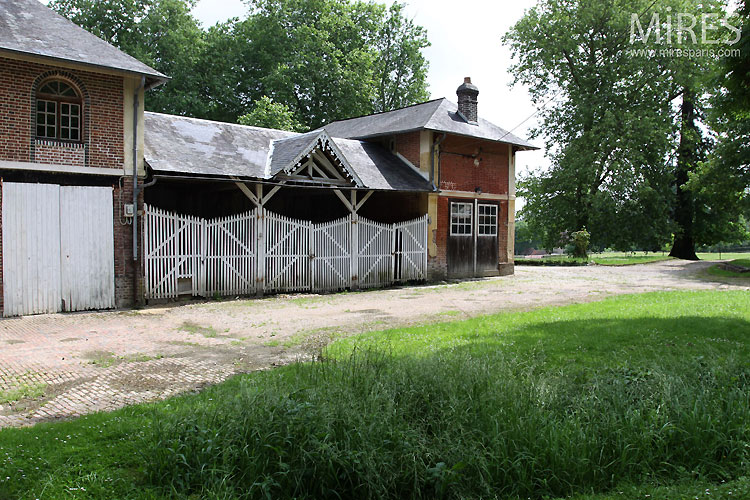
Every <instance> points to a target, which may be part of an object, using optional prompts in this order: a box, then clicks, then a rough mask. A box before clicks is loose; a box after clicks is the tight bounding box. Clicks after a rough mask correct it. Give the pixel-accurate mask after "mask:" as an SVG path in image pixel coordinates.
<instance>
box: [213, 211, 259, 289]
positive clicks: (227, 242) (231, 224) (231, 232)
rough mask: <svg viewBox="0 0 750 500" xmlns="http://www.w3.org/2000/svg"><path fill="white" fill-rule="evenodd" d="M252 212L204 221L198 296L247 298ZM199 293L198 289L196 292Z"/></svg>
mask: <svg viewBox="0 0 750 500" xmlns="http://www.w3.org/2000/svg"><path fill="white" fill-rule="evenodd" d="M256 221H257V217H256V211H255V210H252V211H250V212H245V213H244V214H239V215H232V216H229V217H220V218H218V219H212V220H209V221H206V222H205V223H204V224H205V225H204V227H205V230H204V234H205V236H204V237H203V238H204V240H203V247H204V256H205V258H204V260H203V262H204V266H205V285H204V287H203V288H202V290H204V291H205V293H202V294H201V295H208V296H212V295H248V294H251V293H254V292H255V290H256V288H255V284H256V281H255V278H256V267H255V261H256V251H255V249H256V241H257V234H256V232H255V228H256ZM199 290H201V288H199Z"/></svg>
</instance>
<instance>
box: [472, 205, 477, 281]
mask: <svg viewBox="0 0 750 500" xmlns="http://www.w3.org/2000/svg"><path fill="white" fill-rule="evenodd" d="M478 211H479V205H478V204H477V199H476V198H474V214H473V215H474V220H473V221H472V225H473V226H474V228H473V229H474V230H473V231H472V234H473V235H474V276H476V275H477V243H478V242H479V240H478V238H477V233H478V232H479V214H478V213H477V212H478Z"/></svg>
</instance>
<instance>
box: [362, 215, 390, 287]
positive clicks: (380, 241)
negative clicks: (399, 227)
mask: <svg viewBox="0 0 750 500" xmlns="http://www.w3.org/2000/svg"><path fill="white" fill-rule="evenodd" d="M356 226H357V232H358V235H357V236H358V238H357V239H358V243H359V248H358V249H357V250H358V251H357V256H358V261H359V269H358V271H359V276H358V284H359V287H360V288H372V287H377V286H384V285H387V284H389V283H392V282H393V225H392V224H383V223H381V222H375V221H371V220H368V219H365V218H364V217H361V218H360V219H359V220H358V221H357V224H356Z"/></svg>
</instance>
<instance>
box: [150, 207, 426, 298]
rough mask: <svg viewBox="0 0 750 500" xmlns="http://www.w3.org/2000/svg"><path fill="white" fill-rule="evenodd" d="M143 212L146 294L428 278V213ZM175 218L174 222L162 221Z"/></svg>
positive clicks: (335, 286)
mask: <svg viewBox="0 0 750 500" xmlns="http://www.w3.org/2000/svg"><path fill="white" fill-rule="evenodd" d="M145 212H146V224H145V228H146V231H148V234H146V235H145V236H144V242H145V245H146V251H145V259H146V260H145V265H144V269H145V272H146V277H145V282H146V288H147V289H146V295H147V297H148V298H171V297H175V296H177V295H176V294H177V292H178V290H177V288H178V287H179V286H182V287H183V288H182V289H181V291H182V292H183V293H184V292H185V291H186V288H184V287H185V286H186V283H188V281H187V280H188V279H189V283H190V291H189V293H191V294H193V295H200V296H212V295H249V294H252V293H262V292H291V291H307V290H314V291H319V292H321V291H336V290H343V289H346V288H354V287H355V285H358V286H361V287H363V288H369V287H376V286H386V285H388V284H390V283H393V282H394V281H407V280H422V279H425V277H426V271H427V216H426V215H425V216H423V217H420V218H418V219H414V220H413V221H407V222H402V223H398V224H385V223H380V222H375V221H371V220H368V219H364V218H358V219H357V220H355V216H354V215H349V216H347V217H344V218H342V219H338V220H335V221H331V222H324V223H312V222H310V221H304V220H297V219H292V218H290V217H286V216H283V215H279V214H275V213H273V212H269V211H268V210H266V209H265V208H262V207H259V208H256V209H255V210H253V211H251V212H246V213H243V214H237V215H232V216H228V217H219V218H215V219H201V218H198V217H192V216H181V215H177V214H173V213H170V212H165V211H163V210H161V209H158V208H156V207H151V206H146V211H145ZM170 220H175V221H177V223H176V224H174V225H173V226H169V225H168V224H167V225H165V221H170ZM355 222H356V224H355ZM175 238H179V241H180V243H179V245H177V246H176V247H175V245H174V244H173V243H172V240H173V239H175ZM173 278H174V279H173ZM355 278H356V279H355ZM180 283H181V284H182V285H180Z"/></svg>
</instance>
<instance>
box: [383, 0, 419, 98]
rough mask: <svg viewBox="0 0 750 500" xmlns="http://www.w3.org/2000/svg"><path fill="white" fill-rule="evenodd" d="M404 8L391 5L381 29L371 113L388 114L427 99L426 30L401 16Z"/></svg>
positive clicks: (398, 4)
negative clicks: (424, 51) (381, 112)
mask: <svg viewBox="0 0 750 500" xmlns="http://www.w3.org/2000/svg"><path fill="white" fill-rule="evenodd" d="M403 11H404V4H400V3H398V2H394V3H393V4H392V5H391V7H390V8H389V9H388V11H387V13H386V15H385V19H384V20H383V22H382V23H381V25H380V29H379V32H378V37H377V38H376V40H375V48H376V50H377V53H378V57H377V58H376V60H375V68H374V72H375V82H376V91H375V101H374V106H373V111H376V112H380V111H390V110H392V109H397V108H402V107H404V106H409V105H410V104H414V103H418V102H422V101H426V100H427V99H429V98H430V93H429V92H428V91H427V68H428V64H427V60H426V59H425V57H424V55H423V54H422V49H424V48H426V47H429V46H430V42H429V41H428V40H427V34H426V32H425V29H424V28H422V27H421V26H417V25H416V24H414V21H412V20H410V19H407V18H406V17H405V16H404V12H403Z"/></svg>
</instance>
